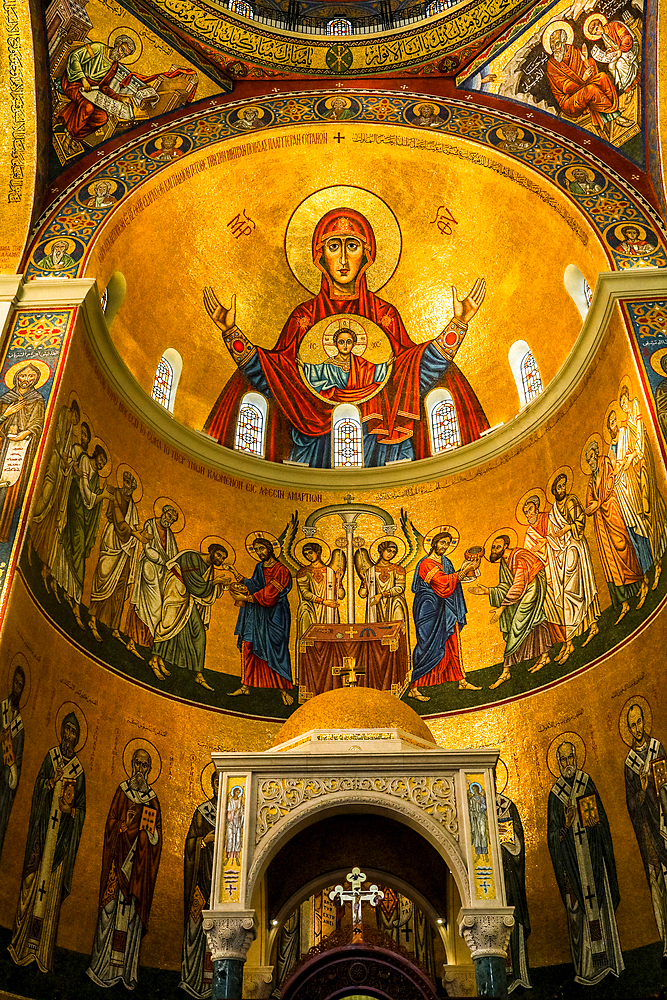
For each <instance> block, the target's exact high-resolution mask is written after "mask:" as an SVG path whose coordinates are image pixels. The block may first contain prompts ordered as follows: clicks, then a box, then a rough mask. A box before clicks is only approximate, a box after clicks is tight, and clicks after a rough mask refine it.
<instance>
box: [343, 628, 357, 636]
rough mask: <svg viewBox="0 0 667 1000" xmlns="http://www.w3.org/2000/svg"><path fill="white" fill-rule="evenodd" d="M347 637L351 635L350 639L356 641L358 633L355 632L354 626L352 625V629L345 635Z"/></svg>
mask: <svg viewBox="0 0 667 1000" xmlns="http://www.w3.org/2000/svg"><path fill="white" fill-rule="evenodd" d="M345 635H349V637H350V639H355V638H356V635H357V633H356V631H355V628H354V625H350V627H349V629H348V630H347V632H346V633H345Z"/></svg>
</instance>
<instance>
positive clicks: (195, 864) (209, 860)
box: [178, 771, 220, 997]
mask: <svg viewBox="0 0 667 1000" xmlns="http://www.w3.org/2000/svg"><path fill="white" fill-rule="evenodd" d="M219 784H220V774H219V773H218V771H214V772H213V774H212V775H211V789H212V791H213V795H212V797H211V798H210V799H205V800H204V802H202V803H201V804H200V805H198V806H197V808H196V809H195V812H194V815H193V817H192V822H191V823H190V829H189V830H188V835H187V837H186V839H185V855H184V859H183V869H184V891H185V894H184V907H183V916H184V924H185V926H184V929H183V957H182V959H181V981H180V983H179V984H178V985H179V986H180V987H181V989H182V990H185V992H186V993H189V994H190V996H192V997H210V996H211V992H212V988H213V962H212V960H211V953H210V951H209V950H208V945H207V942H206V934H205V933H204V925H203V921H202V910H205V909H206V907H207V906H208V905H209V902H210V897H211V881H212V878H213V842H214V840H215V822H216V817H217V815H218V786H219Z"/></svg>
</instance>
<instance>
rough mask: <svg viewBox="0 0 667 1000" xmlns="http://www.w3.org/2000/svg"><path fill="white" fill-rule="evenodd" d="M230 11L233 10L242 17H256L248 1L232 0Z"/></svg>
mask: <svg viewBox="0 0 667 1000" xmlns="http://www.w3.org/2000/svg"><path fill="white" fill-rule="evenodd" d="M229 9H230V10H233V11H234V13H235V14H240V15H241V17H254V12H253V9H252V7H251V6H250V4H249V3H246V0H230V2H229Z"/></svg>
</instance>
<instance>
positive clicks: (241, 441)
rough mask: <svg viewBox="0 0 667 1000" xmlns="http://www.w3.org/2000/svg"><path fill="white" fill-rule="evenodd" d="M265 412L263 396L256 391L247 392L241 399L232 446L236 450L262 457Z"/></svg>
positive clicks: (264, 437) (264, 436) (265, 406)
mask: <svg viewBox="0 0 667 1000" xmlns="http://www.w3.org/2000/svg"><path fill="white" fill-rule="evenodd" d="M266 414H267V404H266V399H265V398H264V396H261V395H260V394H259V393H258V392H247V393H246V394H245V396H244V397H243V399H242V400H241V406H240V407H239V415H238V419H237V421H236V435H235V437H234V447H235V448H236V450H237V451H245V452H247V453H248V454H249V455H257V456H258V457H259V458H264V441H265V439H266Z"/></svg>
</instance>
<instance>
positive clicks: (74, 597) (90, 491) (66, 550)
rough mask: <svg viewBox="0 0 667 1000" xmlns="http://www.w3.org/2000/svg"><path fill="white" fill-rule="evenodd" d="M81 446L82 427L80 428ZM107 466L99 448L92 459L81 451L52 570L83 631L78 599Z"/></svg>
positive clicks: (75, 467) (95, 531)
mask: <svg viewBox="0 0 667 1000" xmlns="http://www.w3.org/2000/svg"><path fill="white" fill-rule="evenodd" d="M81 440H82V442H83V440H84V437H83V425H82V427H81ZM107 462H108V459H107V453H106V451H105V450H104V448H103V447H102V445H101V444H97V445H95V448H94V450H93V454H92V456H90V455H89V454H88V452H87V451H83V452H82V453H81V454H80V455H79V458H78V460H77V462H76V464H75V466H74V475H73V476H72V482H71V483H70V488H69V493H68V496H67V508H66V511H65V517H64V523H63V527H62V530H61V531H60V536H59V539H58V545H57V547H56V553H55V558H54V563H53V567H52V571H53V577H54V579H55V580H56V582H57V583H59V584H60V586H61V587H62V589H63V590H64V592H65V597H66V599H67V603H68V604H69V606H70V607H71V609H72V613H73V615H74V617H75V619H76V623H77V625H78V626H79V628H85V625H84V624H83V621H82V619H81V608H80V605H81V598H82V597H83V581H84V576H85V572H86V560H87V558H88V556H89V555H90V553H91V552H92V551H93V546H94V545H95V539H96V538H97V529H98V527H99V523H100V511H101V509H102V508H101V506H100V504H101V503H102V500H104V495H105V492H106V491H105V488H104V486H102V485H101V483H100V472H101V471H102V469H103V468H104V467H105V466H106V464H107Z"/></svg>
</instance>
